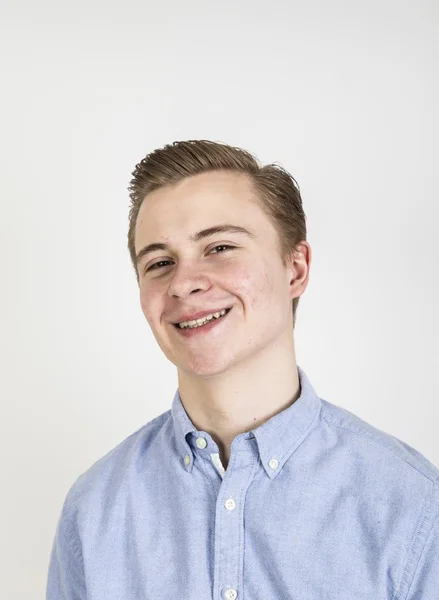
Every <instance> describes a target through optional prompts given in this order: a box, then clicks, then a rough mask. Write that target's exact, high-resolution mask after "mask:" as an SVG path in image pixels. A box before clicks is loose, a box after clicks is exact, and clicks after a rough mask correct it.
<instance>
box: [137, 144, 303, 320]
mask: <svg viewBox="0 0 439 600" xmlns="http://www.w3.org/2000/svg"><path fill="white" fill-rule="evenodd" d="M219 170H220V171H232V172H239V173H244V174H246V175H247V176H248V177H249V178H250V180H251V182H252V184H253V186H254V189H255V192H256V199H257V201H258V202H259V204H260V206H261V208H262V209H263V210H264V212H265V213H266V215H267V216H268V217H269V218H270V219H271V221H272V223H273V225H274V227H275V228H276V230H277V233H278V250H279V255H280V257H281V260H282V262H283V264H284V265H285V266H286V264H287V263H286V259H287V258H288V257H289V256H291V254H292V252H294V250H295V249H296V246H297V245H298V244H299V243H300V242H301V241H302V240H306V215H305V212H304V210H303V206H302V199H301V196H300V191H299V186H298V184H297V182H296V180H295V179H294V178H293V177H292V175H290V173H288V171H286V170H285V169H284V168H283V167H281V166H280V165H277V164H270V165H265V166H262V165H261V164H260V163H259V161H258V159H257V158H256V157H254V156H253V155H252V154H250V153H249V152H247V151H246V150H243V149H242V148H236V147H233V146H229V145H227V144H223V143H218V142H212V141H209V140H187V141H179V142H174V143H172V144H167V145H166V146H164V147H162V148H158V149H156V150H154V151H153V152H151V153H150V154H148V155H147V156H145V158H143V159H142V160H141V161H140V162H139V163H138V164H137V165H136V168H135V169H134V171H133V172H132V176H133V178H132V179H131V181H130V185H129V187H128V190H129V193H130V194H129V195H130V198H131V203H130V210H129V229H128V249H129V252H130V257H131V262H132V264H133V267H134V271H135V273H136V277H137V283H138V284H139V273H138V269H137V264H136V251H135V229H136V221H137V216H138V214H139V210H140V207H141V205H142V203H143V202H144V200H145V197H146V196H147V194H148V193H150V192H152V191H154V190H157V189H159V188H162V187H165V186H172V185H175V184H177V183H179V182H180V181H182V180H183V179H185V178H186V177H191V176H193V175H198V174H200V173H207V172H209V171H219ZM298 304H299V298H293V302H292V305H293V307H292V308H293V327H294V326H295V323H296V311H297V306H298Z"/></svg>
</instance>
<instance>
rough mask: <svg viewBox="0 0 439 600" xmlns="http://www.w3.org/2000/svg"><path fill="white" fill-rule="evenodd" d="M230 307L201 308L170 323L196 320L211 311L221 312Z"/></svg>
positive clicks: (211, 312) (209, 313)
mask: <svg viewBox="0 0 439 600" xmlns="http://www.w3.org/2000/svg"><path fill="white" fill-rule="evenodd" d="M230 308H232V307H231V306H223V307H222V308H213V309H211V310H202V311H200V312H196V313H192V314H190V315H189V314H186V315H183V316H181V317H179V318H178V320H177V321H172V325H178V323H181V322H182V321H196V320H197V319H202V318H203V317H206V316H207V315H211V314H213V313H218V312H221V311H222V310H229V309H230Z"/></svg>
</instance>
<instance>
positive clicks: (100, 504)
mask: <svg viewBox="0 0 439 600" xmlns="http://www.w3.org/2000/svg"><path fill="white" fill-rule="evenodd" d="M298 374H299V380H300V388H301V389H300V397H299V398H298V399H297V400H296V401H295V402H294V403H293V404H291V405H290V406H289V407H287V408H286V409H284V410H283V411H281V412H280V413H278V414H276V415H274V416H273V417H271V418H270V419H269V420H267V421H266V422H265V423H263V424H262V425H260V426H259V427H257V428H255V429H253V430H252V431H250V432H245V433H241V434H239V435H237V436H236V437H235V438H234V440H233V442H232V444H231V448H230V459H229V464H228V467H227V469H226V470H224V469H223V466H222V465H221V460H220V456H219V448H218V446H217V444H216V443H215V441H214V440H213V438H212V437H211V435H209V433H207V432H205V431H201V430H197V429H196V428H195V427H194V425H193V423H192V422H191V420H190V418H189V416H188V414H187V412H186V410H185V408H184V406H183V404H182V400H181V397H180V395H179V391H178V389H177V391H176V393H175V396H174V399H173V403H172V407H171V409H170V410H168V411H167V412H165V413H163V414H161V415H160V416H158V417H156V418H154V419H153V420H151V421H150V422H148V423H147V424H146V425H144V426H143V427H142V428H141V429H139V430H138V431H136V432H135V433H133V434H132V435H130V436H129V437H128V438H127V439H125V440H124V441H123V442H121V443H120V444H119V445H118V446H117V447H115V448H114V449H113V450H111V451H110V452H109V453H108V454H107V455H105V456H104V457H102V458H100V459H99V460H98V461H97V462H96V463H95V464H93V465H92V466H91V467H90V468H89V469H88V470H87V471H86V472H84V473H82V474H81V475H80V476H79V477H78V478H77V479H76V481H75V482H74V483H73V485H72V486H71V488H70V490H69V492H68V494H67V496H66V499H65V501H64V504H63V507H62V510H61V513H60V516H59V520H58V524H57V528H56V534H55V539H54V542H53V549H52V553H51V557H50V564H49V572H48V581H47V596H46V598H47V600H85V599H87V600H171V599H172V600H175V599H178V600H210V599H212V600H234V599H238V600H438V599H439V515H438V512H439V471H438V469H437V468H436V467H435V466H434V465H432V464H431V463H430V462H429V461H428V460H427V459H426V458H425V457H424V456H423V455H421V454H420V453H419V452H417V451H416V450H415V449H413V448H412V447H411V446H408V445H407V444H405V443H404V442H402V441H400V440H399V439H397V438H395V437H393V436H391V435H390V434H388V433H385V432H383V431H381V430H379V429H376V428H374V427H373V426H372V425H370V424H368V423H366V422H365V421H363V420H362V419H360V418H359V417H357V416H355V415H354V414H352V413H351V412H349V411H347V410H345V409H343V408H341V407H340V406H337V405H336V404H332V403H330V402H328V401H326V400H324V399H322V398H319V396H318V395H317V394H316V392H315V391H314V389H313V387H312V386H311V383H310V381H309V379H308V377H307V376H306V374H305V372H304V371H303V370H302V369H301V367H298Z"/></svg>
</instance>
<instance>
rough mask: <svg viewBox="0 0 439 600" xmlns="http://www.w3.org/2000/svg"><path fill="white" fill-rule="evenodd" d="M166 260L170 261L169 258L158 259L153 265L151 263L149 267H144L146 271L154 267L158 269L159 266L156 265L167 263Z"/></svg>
mask: <svg viewBox="0 0 439 600" xmlns="http://www.w3.org/2000/svg"><path fill="white" fill-rule="evenodd" d="M168 262H170V261H169V260H159V261H158V262H156V263H154V264H153V265H151V266H150V267H148V268H147V269H146V271H152V270H155V269H160V268H161V267H158V266H157V265H163V263H168ZM146 271H145V272H146Z"/></svg>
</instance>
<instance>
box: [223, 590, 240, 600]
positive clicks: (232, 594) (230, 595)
mask: <svg viewBox="0 0 439 600" xmlns="http://www.w3.org/2000/svg"><path fill="white" fill-rule="evenodd" d="M237 596H238V594H237V592H236V590H234V589H233V588H227V590H226V591H225V592H224V598H225V600H235V598H236V597H237Z"/></svg>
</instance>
